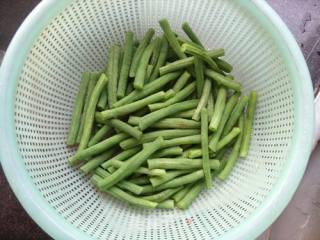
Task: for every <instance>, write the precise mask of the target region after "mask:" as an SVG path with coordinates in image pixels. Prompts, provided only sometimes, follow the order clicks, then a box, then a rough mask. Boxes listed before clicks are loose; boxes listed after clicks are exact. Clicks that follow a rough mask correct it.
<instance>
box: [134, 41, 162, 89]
mask: <svg viewBox="0 0 320 240" xmlns="http://www.w3.org/2000/svg"><path fill="white" fill-rule="evenodd" d="M158 41H160V38H156V39H155V40H153V41H152V42H151V43H150V44H149V45H148V46H147V47H146V49H145V50H144V52H143V54H142V56H141V59H140V61H139V64H138V67H137V70H136V76H135V79H134V82H133V87H134V88H135V89H136V90H142V89H143V86H144V80H145V78H146V74H147V68H148V63H149V61H150V57H151V55H152V52H153V49H154V48H155V46H156V45H157V42H158Z"/></svg>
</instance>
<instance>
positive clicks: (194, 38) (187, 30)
mask: <svg viewBox="0 0 320 240" xmlns="http://www.w3.org/2000/svg"><path fill="white" fill-rule="evenodd" d="M182 29H183V31H184V32H185V33H186V34H187V35H188V37H189V38H190V40H191V41H192V42H194V43H196V44H198V45H200V46H201V47H203V45H202V43H201V41H200V40H199V38H198V37H197V35H196V34H195V32H194V31H193V30H192V28H191V27H190V25H189V24H188V23H187V22H184V23H183V24H182Z"/></svg>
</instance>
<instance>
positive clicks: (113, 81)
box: [107, 45, 121, 108]
mask: <svg viewBox="0 0 320 240" xmlns="http://www.w3.org/2000/svg"><path fill="white" fill-rule="evenodd" d="M120 51H121V49H120V47H119V46H118V45H113V46H112V48H111V50H110V57H109V62H108V78H109V82H108V87H107V90H108V94H107V95H108V105H109V108H111V107H112V105H113V104H114V103H115V102H116V101H117V86H118V77H119V61H120Z"/></svg>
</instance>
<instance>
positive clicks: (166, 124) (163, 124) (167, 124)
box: [151, 118, 200, 129]
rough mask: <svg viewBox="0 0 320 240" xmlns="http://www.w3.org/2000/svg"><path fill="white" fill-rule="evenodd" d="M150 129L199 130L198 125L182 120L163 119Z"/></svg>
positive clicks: (195, 122)
mask: <svg viewBox="0 0 320 240" xmlns="http://www.w3.org/2000/svg"><path fill="white" fill-rule="evenodd" d="M151 127H152V128H177V129H195V128H200V123H199V122H197V121H193V120H188V119H183V118H164V119H162V120H160V121H158V122H157V123H155V124H153V125H152V126H151Z"/></svg>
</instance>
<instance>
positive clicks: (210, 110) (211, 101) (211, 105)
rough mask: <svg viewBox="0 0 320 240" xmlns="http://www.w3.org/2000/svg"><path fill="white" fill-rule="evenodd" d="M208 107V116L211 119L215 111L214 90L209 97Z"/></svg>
mask: <svg viewBox="0 0 320 240" xmlns="http://www.w3.org/2000/svg"><path fill="white" fill-rule="evenodd" d="M207 109H208V118H209V119H210V120H211V118H212V116H213V112H214V98H213V94H212V90H211V92H210V95H209V98H208V103H207Z"/></svg>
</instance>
